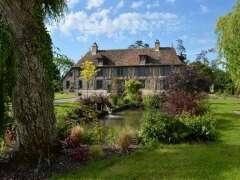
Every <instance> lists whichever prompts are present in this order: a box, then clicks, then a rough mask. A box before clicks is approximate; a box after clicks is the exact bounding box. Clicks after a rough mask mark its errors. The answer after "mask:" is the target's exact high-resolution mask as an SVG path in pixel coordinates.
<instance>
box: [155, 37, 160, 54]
mask: <svg viewBox="0 0 240 180" xmlns="http://www.w3.org/2000/svg"><path fill="white" fill-rule="evenodd" d="M155 50H156V51H159V50H160V41H159V40H158V39H157V40H156V42H155Z"/></svg>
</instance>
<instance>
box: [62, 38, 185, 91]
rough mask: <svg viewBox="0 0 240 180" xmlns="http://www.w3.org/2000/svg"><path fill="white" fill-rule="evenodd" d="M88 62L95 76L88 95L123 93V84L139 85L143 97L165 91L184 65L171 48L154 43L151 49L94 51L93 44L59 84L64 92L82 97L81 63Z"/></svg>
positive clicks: (95, 47)
mask: <svg viewBox="0 0 240 180" xmlns="http://www.w3.org/2000/svg"><path fill="white" fill-rule="evenodd" d="M87 60H88V61H92V62H94V63H95V65H96V66H97V69H98V72H97V75H96V76H95V78H93V80H92V81H91V82H90V83H89V88H88V89H89V92H90V93H95V94H98V93H103V94H108V93H111V92H113V91H117V92H123V90H124V84H125V81H126V80H129V79H135V80H139V81H140V82H142V89H141V90H142V92H143V93H155V92H160V91H164V90H166V89H167V87H168V82H167V81H166V79H167V77H168V76H169V75H170V73H171V72H173V71H178V70H180V69H181V67H182V66H183V65H184V63H183V61H182V60H181V58H180V57H179V56H178V55H177V54H176V51H175V49H174V48H172V47H160V42H159V41H158V40H157V41H156V42H155V47H154V48H141V49H116V50H98V45H97V44H96V43H94V44H93V46H92V49H91V51H89V52H88V53H87V54H86V55H85V56H84V57H83V58H82V59H80V61H79V62H78V63H77V64H76V65H74V66H73V67H72V68H71V70H70V71H69V72H68V73H67V75H66V76H65V78H64V80H63V88H64V91H75V92H76V91H77V92H80V93H82V94H84V93H85V92H86V90H87V83H86V82H85V81H84V80H83V79H81V77H80V71H81V63H82V62H84V61H87Z"/></svg>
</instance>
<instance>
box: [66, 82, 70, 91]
mask: <svg viewBox="0 0 240 180" xmlns="http://www.w3.org/2000/svg"><path fill="white" fill-rule="evenodd" d="M69 87H70V82H69V81H66V88H67V89H69Z"/></svg>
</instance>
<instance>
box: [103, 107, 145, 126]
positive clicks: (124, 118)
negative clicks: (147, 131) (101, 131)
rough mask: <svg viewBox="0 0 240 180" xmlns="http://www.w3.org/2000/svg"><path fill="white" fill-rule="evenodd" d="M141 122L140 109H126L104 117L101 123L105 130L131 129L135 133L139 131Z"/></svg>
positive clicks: (141, 113) (141, 112)
mask: <svg viewBox="0 0 240 180" xmlns="http://www.w3.org/2000/svg"><path fill="white" fill-rule="evenodd" d="M142 120H143V110H142V109H128V110H124V111H121V112H117V113H113V114H110V115H108V116H106V117H105V118H104V119H103V121H102V123H103V125H104V127H106V128H107V129H108V128H114V129H132V130H134V131H135V130H138V129H139V127H140V125H141V123H142Z"/></svg>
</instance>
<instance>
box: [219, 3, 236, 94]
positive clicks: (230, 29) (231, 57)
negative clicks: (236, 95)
mask: <svg viewBox="0 0 240 180" xmlns="http://www.w3.org/2000/svg"><path fill="white" fill-rule="evenodd" d="M239 24H240V1H239V0H238V1H237V3H236V6H235V7H234V9H233V10H232V12H230V13H228V14H227V15H225V16H222V17H220V18H219V19H218V22H217V27H216V31H217V35H218V49H219V54H220V55H221V56H222V57H223V58H224V59H226V62H227V70H229V72H230V74H231V78H232V79H233V81H234V83H235V85H236V87H237V89H238V91H240V78H239V77H240V65H239V60H240V50H239V46H240V26H239Z"/></svg>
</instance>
